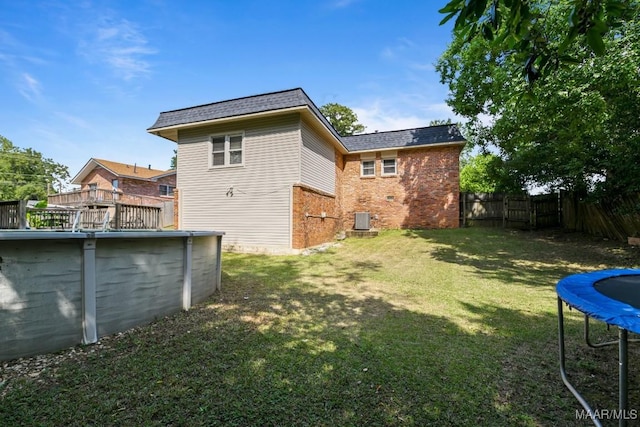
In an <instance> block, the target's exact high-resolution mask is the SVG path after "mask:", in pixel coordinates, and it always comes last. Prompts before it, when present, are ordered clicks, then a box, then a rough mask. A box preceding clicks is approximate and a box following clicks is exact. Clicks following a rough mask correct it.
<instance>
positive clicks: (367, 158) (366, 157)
mask: <svg viewBox="0 0 640 427" xmlns="http://www.w3.org/2000/svg"><path fill="white" fill-rule="evenodd" d="M365 163H373V167H372V168H371V170H372V172H373V173H371V174H369V175H367V174H365V173H364V171H365ZM376 163H377V161H376V153H362V154H360V178H375V177H376Z"/></svg>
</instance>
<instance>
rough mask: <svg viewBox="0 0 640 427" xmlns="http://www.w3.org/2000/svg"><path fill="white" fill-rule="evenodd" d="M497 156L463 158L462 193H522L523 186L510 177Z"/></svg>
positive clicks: (485, 155) (461, 171)
mask: <svg viewBox="0 0 640 427" xmlns="http://www.w3.org/2000/svg"><path fill="white" fill-rule="evenodd" d="M502 163H503V161H502V159H501V158H500V157H498V156H496V155H495V154H490V153H487V154H477V155H475V156H469V157H463V158H462V159H461V162H460V191H462V192H464V193H510V194H513V193H520V192H522V184H521V183H519V182H518V181H517V178H514V177H513V176H510V175H508V170H507V169H506V168H504V167H503V164H502Z"/></svg>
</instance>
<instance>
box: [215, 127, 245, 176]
mask: <svg viewBox="0 0 640 427" xmlns="http://www.w3.org/2000/svg"><path fill="white" fill-rule="evenodd" d="M210 148H211V151H210V152H211V158H210V160H211V161H210V164H211V167H213V168H219V167H225V166H242V164H243V151H244V135H243V134H227V135H215V136H212V137H211V141H210Z"/></svg>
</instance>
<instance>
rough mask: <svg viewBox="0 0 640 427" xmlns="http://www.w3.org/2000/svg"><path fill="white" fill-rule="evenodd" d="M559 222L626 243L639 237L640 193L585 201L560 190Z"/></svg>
mask: <svg viewBox="0 0 640 427" xmlns="http://www.w3.org/2000/svg"><path fill="white" fill-rule="evenodd" d="M562 212H563V215H562V225H563V227H564V228H567V229H569V230H576V231H583V232H585V233H588V234H592V235H595V236H602V237H607V238H609V239H613V240H619V241H623V242H626V241H627V239H628V238H629V237H640V194H635V195H632V196H625V197H617V198H615V199H614V200H602V201H598V202H589V201H585V200H583V199H581V198H580V197H578V196H577V195H575V194H572V193H568V192H563V193H562Z"/></svg>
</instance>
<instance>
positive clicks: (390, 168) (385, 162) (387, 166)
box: [382, 159, 398, 175]
mask: <svg viewBox="0 0 640 427" xmlns="http://www.w3.org/2000/svg"><path fill="white" fill-rule="evenodd" d="M397 173H398V172H397V167H396V159H382V175H396V174H397Z"/></svg>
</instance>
